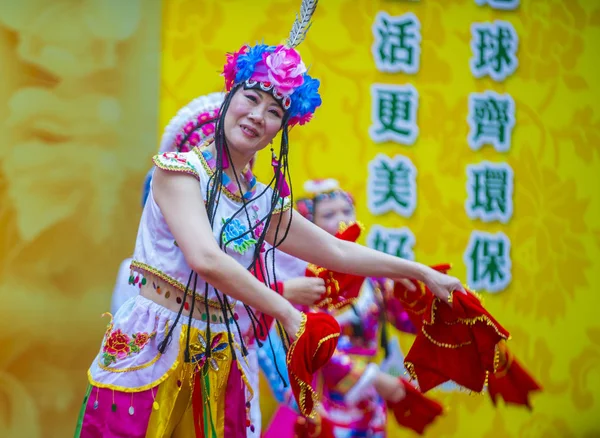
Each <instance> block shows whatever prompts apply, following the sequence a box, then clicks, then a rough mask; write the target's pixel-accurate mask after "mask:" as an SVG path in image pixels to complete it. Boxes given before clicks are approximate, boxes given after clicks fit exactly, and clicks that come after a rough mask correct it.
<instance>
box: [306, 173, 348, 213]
mask: <svg viewBox="0 0 600 438" xmlns="http://www.w3.org/2000/svg"><path fill="white" fill-rule="evenodd" d="M304 191H305V192H306V193H307V195H306V196H305V197H303V198H300V199H298V200H297V201H296V209H297V210H298V212H299V213H300V214H301V215H302V216H304V217H305V218H306V219H308V220H309V221H311V222H313V221H314V214H315V204H316V203H318V202H319V201H321V200H323V199H330V198H338V197H339V198H343V199H345V200H346V201H348V203H349V204H350V205H352V206H354V198H353V197H352V195H351V194H350V193H348V192H345V191H344V190H342V189H341V188H340V185H339V183H338V182H337V180H335V179H333V178H328V179H315V180H308V181H306V182H305V183H304Z"/></svg>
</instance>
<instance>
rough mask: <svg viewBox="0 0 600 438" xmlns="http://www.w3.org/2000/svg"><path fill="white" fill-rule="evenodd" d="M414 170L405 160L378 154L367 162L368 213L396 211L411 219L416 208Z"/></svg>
mask: <svg viewBox="0 0 600 438" xmlns="http://www.w3.org/2000/svg"><path fill="white" fill-rule="evenodd" d="M416 176H417V169H416V168H415V166H414V165H413V163H412V162H411V161H410V160H409V159H408V158H406V157H403V156H401V155H397V156H395V157H394V158H389V157H388V156H386V155H383V154H378V155H377V156H376V157H375V158H374V159H373V160H372V161H371V162H369V176H368V181H367V190H368V191H367V201H368V205H369V211H370V212H371V213H373V214H376V215H379V214H384V213H387V212H388V211H395V212H396V213H398V214H399V215H401V216H404V217H410V216H412V214H413V212H414V211H415V208H416V207H417V182H416Z"/></svg>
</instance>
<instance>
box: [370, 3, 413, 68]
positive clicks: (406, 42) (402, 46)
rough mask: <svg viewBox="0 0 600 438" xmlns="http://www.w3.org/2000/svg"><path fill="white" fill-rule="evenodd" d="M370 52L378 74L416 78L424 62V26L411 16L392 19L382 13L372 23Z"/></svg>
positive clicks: (408, 14) (411, 14)
mask: <svg viewBox="0 0 600 438" xmlns="http://www.w3.org/2000/svg"><path fill="white" fill-rule="evenodd" d="M372 30H373V35H374V37H375V41H374V43H373V46H372V47H371V52H372V54H373V57H374V59H375V65H376V66H377V69H378V70H379V71H383V72H390V73H397V72H404V73H407V74H414V73H417V72H418V71H419V64H420V58H421V23H420V21H419V19H418V18H417V17H416V16H415V15H414V14H413V13H412V12H408V13H406V14H404V15H401V16H397V17H393V16H390V15H389V14H388V13H386V12H383V11H380V12H378V13H377V15H376V17H375V22H374V23H373V28H372Z"/></svg>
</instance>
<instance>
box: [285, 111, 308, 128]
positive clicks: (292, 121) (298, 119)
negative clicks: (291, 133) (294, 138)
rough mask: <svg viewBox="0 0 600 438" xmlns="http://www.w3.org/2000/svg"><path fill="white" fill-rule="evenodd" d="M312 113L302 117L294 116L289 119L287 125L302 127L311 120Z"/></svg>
mask: <svg viewBox="0 0 600 438" xmlns="http://www.w3.org/2000/svg"><path fill="white" fill-rule="evenodd" d="M312 116H313V115H312V113H307V114H304V115H303V116H294V117H292V118H291V119H290V121H289V125H290V126H294V125H300V126H302V125H304V124H306V123H308V122H310V119H312Z"/></svg>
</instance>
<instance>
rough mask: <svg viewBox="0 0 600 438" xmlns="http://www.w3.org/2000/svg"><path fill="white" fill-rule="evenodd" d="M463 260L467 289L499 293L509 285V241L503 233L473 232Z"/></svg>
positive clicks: (510, 273)
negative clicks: (465, 267)
mask: <svg viewBox="0 0 600 438" xmlns="http://www.w3.org/2000/svg"><path fill="white" fill-rule="evenodd" d="M463 258H464V262H465V264H466V266H467V278H468V285H469V287H471V288H473V289H483V290H486V291H488V292H500V291H501V290H504V289H506V288H507V287H508V285H509V284H510V281H511V278H512V272H511V269H512V264H511V259H510V240H509V239H508V237H506V235H505V234H504V233H496V234H490V233H485V232H482V231H473V232H472V233H471V238H470V240H469V245H468V247H467V250H466V251H465V254H464V257H463Z"/></svg>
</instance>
